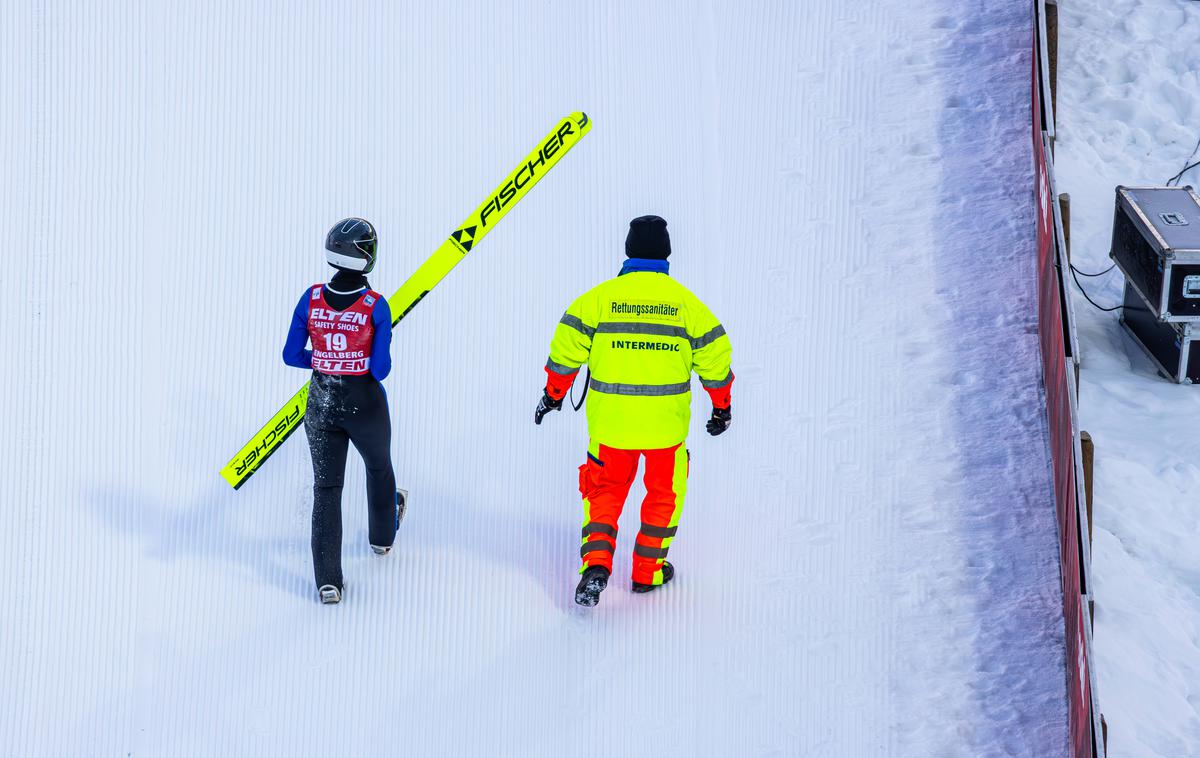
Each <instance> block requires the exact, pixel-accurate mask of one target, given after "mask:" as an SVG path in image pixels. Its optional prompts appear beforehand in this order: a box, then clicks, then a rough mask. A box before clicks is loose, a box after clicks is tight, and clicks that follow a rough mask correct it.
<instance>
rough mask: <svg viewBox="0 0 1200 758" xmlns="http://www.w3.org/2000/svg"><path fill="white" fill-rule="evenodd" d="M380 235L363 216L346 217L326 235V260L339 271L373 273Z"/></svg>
mask: <svg viewBox="0 0 1200 758" xmlns="http://www.w3.org/2000/svg"><path fill="white" fill-rule="evenodd" d="M376 244H378V237H376V236H375V227H373V226H371V222H370V221H367V220H366V219H362V218H344V219H342V220H341V221H339V222H337V223H336V224H334V225H333V228H332V229H330V230H329V234H327V235H326V236H325V260H327V261H329V265H330V266H333V267H334V268H336V269H338V270H339V271H357V272H359V273H362V274H369V273H371V269H373V268H375V246H376Z"/></svg>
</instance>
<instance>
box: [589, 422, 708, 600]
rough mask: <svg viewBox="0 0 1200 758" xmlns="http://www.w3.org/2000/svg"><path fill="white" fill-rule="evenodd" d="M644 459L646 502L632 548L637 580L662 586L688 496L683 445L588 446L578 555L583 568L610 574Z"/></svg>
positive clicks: (641, 582)
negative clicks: (622, 519) (619, 523)
mask: <svg viewBox="0 0 1200 758" xmlns="http://www.w3.org/2000/svg"><path fill="white" fill-rule="evenodd" d="M642 456H645V458H646V472H645V475H644V477H643V482H644V483H645V485H646V499H645V500H643V501H642V525H641V528H640V529H639V530H638V535H637V541H636V544H635V545H634V548H633V581H635V582H638V583H639V584H662V581H663V576H662V564H663V559H665V558H666V557H667V549H668V548H669V547H670V546H671V541H672V540H673V539H675V532H676V531H677V530H678V528H679V515H680V514H681V513H682V512H683V499H684V496H685V495H686V494H687V478H688V460H689V455H688V451H687V448H686V447H684V444H683V443H682V442H681V443H679V444H678V445H676V446H674V447H668V448H663V449H661V450H619V449H617V448H614V447H608V446H607V445H601V444H598V443H597V442H595V441H592V442H591V443H590V444H589V445H588V457H587V463H585V464H584V465H582V466H580V467H579V493H580V494H581V495H583V539H582V545H581V547H580V548H579V555H580V556H581V557H582V558H583V569H586V568H587V567H588V566H603V567H605V568H606V569H608V570H609V571H612V564H613V554H614V553H615V552H616V547H617V520H618V519H620V517H621V511H622V509H624V507H625V498H626V497H628V496H629V488H630V486H631V485H632V484H633V478H634V476H636V475H637V468H638V458H640V457H642ZM583 569H580V571H581V572H582V571H583Z"/></svg>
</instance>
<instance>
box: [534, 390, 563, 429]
mask: <svg viewBox="0 0 1200 758" xmlns="http://www.w3.org/2000/svg"><path fill="white" fill-rule="evenodd" d="M562 403H563V401H562V399H561V398H559V399H558V400H555V399H554V398H552V397H550V395H548V394H547V393H545V392H543V393H542V399H541V400H539V401H538V406H537V410H536V411H534V412H533V423H535V424H538V425H539V426H540V425H541V423H542V419H543V418H544V417H545V416H546V414H547V413H549V412H550V411H561V410H562Z"/></svg>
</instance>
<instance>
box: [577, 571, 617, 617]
mask: <svg viewBox="0 0 1200 758" xmlns="http://www.w3.org/2000/svg"><path fill="white" fill-rule="evenodd" d="M610 573H611V572H610V571H609V570H608V569H606V568H604V567H603V566H588V567H587V568H586V569H584V571H583V576H582V577H581V578H580V579H579V586H577V587H576V588H575V602H576V603H579V604H580V605H583V606H587V607H588V608H594V607H595V606H596V603H599V602H600V593H601V592H604V588H605V587H607V586H608V576H609V574H610Z"/></svg>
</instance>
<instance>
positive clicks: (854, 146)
mask: <svg viewBox="0 0 1200 758" xmlns="http://www.w3.org/2000/svg"><path fill="white" fill-rule="evenodd" d="M342 5H343V4H338V3H306V4H303V5H302V6H299V5H297V4H295V3H290V2H263V3H257V4H254V5H253V6H252V7H249V8H247V7H245V6H244V5H243V4H240V3H232V2H225V3H220V4H210V3H206V4H200V3H192V4H174V5H172V7H171V8H170V9H169V10H168V9H167V8H166V6H153V5H151V6H147V5H146V4H140V3H136V4H135V3H128V4H118V3H106V4H77V3H65V2H64V3H54V2H46V3H19V4H11V3H10V4H5V6H4V10H3V11H0V14H2V18H0V21H2V23H0V42H2V44H0V50H2V51H3V53H0V55H2V56H3V65H2V66H0V77H3V86H4V89H5V91H6V92H8V93H11V96H6V97H5V98H3V100H2V101H0V108H3V110H2V111H0V118H2V121H0V124H2V131H0V135H2V136H3V142H2V144H3V150H4V165H5V166H6V168H7V170H8V174H9V176H8V177H7V181H5V182H4V183H2V184H0V201H2V202H0V208H2V209H3V210H2V211H0V213H3V214H4V221H5V223H4V228H5V229H7V230H8V231H9V234H10V237H9V242H8V244H7V245H6V248H7V250H8V252H7V253H6V254H5V256H6V257H5V261H6V263H7V264H8V265H6V266H5V269H6V270H7V272H8V273H7V274H5V279H4V283H5V285H6V286H5V291H6V292H7V293H8V296H7V297H6V298H4V300H3V301H2V302H3V305H0V308H3V314H4V316H5V323H7V324H10V325H12V326H13V328H12V329H11V331H10V332H9V342H8V348H7V349H8V350H9V351H11V352H9V353H8V357H7V358H6V359H5V364H6V366H7V367H8V370H7V371H5V372H4V375H5V379H4V382H5V388H6V392H5V396H6V397H7V398H8V399H9V403H10V407H9V411H8V413H7V414H6V417H5V418H6V421H5V427H6V434H5V435H4V436H3V442H0V445H2V446H3V447H2V448H0V453H2V456H0V460H2V461H3V462H2V463H0V466H2V467H3V468H2V472H0V473H2V474H3V481H4V483H5V484H4V486H5V496H4V504H5V507H4V520H3V522H2V526H0V555H2V556H3V561H4V566H5V567H6V570H5V577H6V587H5V601H4V603H3V606H2V608H3V610H2V611H0V615H2V616H3V622H2V623H0V628H3V629H4V645H3V647H2V648H0V649H2V652H0V667H2V668H0V677H2V678H3V681H4V682H5V686H4V687H2V688H0V735H3V738H2V741H0V752H3V753H6V754H11V755H20V756H30V755H67V754H96V755H126V754H132V755H135V756H136V755H154V756H161V755H205V754H207V755H217V754H223V755H265V754H277V755H282V754H307V755H338V754H341V755H361V754H365V753H367V752H369V751H373V752H378V751H380V750H382V751H383V752H404V753H406V754H412V755H513V756H539V755H544V756H562V755H573V754H576V753H577V752H579V750H581V749H590V748H592V747H593V746H594V745H602V746H603V751H604V752H605V753H606V754H609V755H634V754H651V755H656V756H663V757H666V756H731V755H771V756H795V755H804V756H831V757H834V756H835V757H837V758H844V757H846V756H879V755H905V756H929V755H993V754H1001V753H1003V754H1010V755H1033V756H1039V757H1041V756H1053V755H1060V754H1062V753H1063V752H1064V751H1065V740H1066V728H1065V722H1066V710H1065V703H1064V689H1065V687H1064V679H1065V676H1064V669H1063V654H1062V649H1063V642H1062V631H1061V597H1060V590H1059V577H1058V569H1057V548H1056V536H1055V526H1054V511H1053V503H1052V499H1051V488H1050V479H1049V468H1048V461H1047V450H1046V429H1045V421H1044V411H1043V410H1042V399H1041V394H1040V370H1039V368H1038V365H1039V364H1038V361H1037V338H1036V316H1035V312H1034V307H1035V306H1034V304H1035V297H1034V271H1033V269H1034V255H1033V252H1032V250H1033V235H1034V222H1033V212H1032V207H1031V206H1032V199H1033V198H1032V192H1031V191H1030V190H1028V189H1027V188H1030V187H1032V164H1031V157H1030V137H1029V122H1030V117H1029V81H1028V80H1029V72H1030V68H1031V63H1030V51H1029V43H1030V39H1031V29H1030V23H1031V20H1030V16H1031V14H1030V12H1029V9H1028V7H1027V4H1026V3H1008V4H1004V5H1007V6H1010V7H1006V8H993V9H991V10H987V11H984V10H976V9H968V8H964V7H963V4H961V3H951V2H944V3H943V2H938V1H936V0H927V1H925V2H909V3H903V4H849V3H844V2H840V1H835V0H812V1H811V2H806V3H803V4H801V3H789V2H778V3H769V4H768V3H762V4H753V7H744V6H742V5H741V4H734V5H730V4H720V3H710V2H698V3H656V4H654V5H653V7H648V5H647V4H643V3H636V2H620V3H605V4H591V5H588V6H580V5H578V4H568V3H558V2H555V3H544V2H540V3H534V2H505V3H488V4H477V3H454V2H451V3H439V4H437V5H436V10H435V9H434V5H432V4H430V5H429V6H428V7H425V8H411V7H408V4H391V3H376V4H366V3H362V4H356V5H354V6H351V7H346V8H343V7H342ZM994 5H998V4H994ZM576 109H583V110H586V111H587V112H588V113H589V114H590V115H591V116H592V117H593V119H594V121H595V127H594V129H593V131H592V133H591V134H590V135H589V136H588V137H587V138H586V139H585V140H584V141H583V142H582V143H581V144H580V145H579V146H578V147H577V148H576V149H575V151H573V152H572V153H571V154H570V155H568V156H567V157H566V158H565V159H564V160H563V162H562V163H561V164H560V165H559V166H558V167H557V168H556V169H555V170H554V172H553V173H552V174H551V175H550V176H549V177H548V178H547V179H546V181H545V182H544V183H542V184H541V185H539V186H538V187H537V188H536V189H535V190H534V192H533V193H532V194H531V195H530V196H529V197H528V198H527V199H526V200H524V201H523V202H522V203H521V204H520V205H519V206H518V207H517V208H516V209H515V210H514V211H513V212H512V214H511V215H510V216H509V217H508V218H506V219H505V220H504V222H503V223H502V225H501V226H499V227H498V228H497V229H496V231H494V232H493V233H492V234H491V235H490V236H489V237H488V239H487V240H486V241H485V242H484V243H483V244H481V245H480V246H479V247H478V248H476V250H475V251H473V252H472V253H471V256H470V257H469V259H468V260H466V261H465V262H464V263H463V264H462V265H461V266H460V267H459V268H458V269H457V270H455V271H454V272H453V273H452V274H451V276H450V277H449V278H448V279H447V280H446V281H445V282H444V283H443V284H442V286H441V287H439V288H438V290H437V291H436V292H435V293H433V294H432V295H430V296H429V297H428V298H427V299H426V300H425V301H424V302H423V303H422V304H421V306H420V307H419V308H418V309H417V310H416V311H415V312H414V313H413V314H412V316H410V318H409V319H407V320H406V321H405V322H404V324H403V326H402V327H401V328H400V329H399V330H398V332H397V335H396V338H395V344H394V356H395V360H396V370H395V371H394V373H393V375H392V377H390V378H389V379H388V381H387V382H386V387H387V389H388V391H389V394H390V398H391V402H392V406H393V409H392V413H393V423H394V429H395V432H394V442H393V445H394V457H395V460H396V462H397V471H398V476H399V478H400V480H401V482H402V483H404V484H405V485H407V486H408V487H409V488H410V489H411V490H412V493H413V502H412V506H411V509H410V513H409V516H408V519H407V521H406V522H405V524H404V525H403V528H402V532H401V535H400V537H399V548H398V551H397V552H396V554H394V555H392V556H390V557H388V558H386V559H378V558H376V557H374V556H372V555H370V553H369V550H368V548H367V544H366V537H365V525H366V514H365V508H364V504H363V498H362V495H361V494H360V493H361V488H362V475H361V472H360V471H358V470H357V467H356V466H353V465H352V467H351V469H352V470H351V475H350V477H349V480H348V483H347V484H348V486H347V497H346V503H345V523H346V535H347V544H346V547H345V565H346V574H347V585H348V586H347V597H346V600H345V602H344V603H343V604H342V605H341V606H338V607H335V608H325V607H321V606H319V605H317V604H316V602H315V599H314V593H313V588H312V586H311V573H310V572H311V567H310V558H309V554H308V510H309V506H310V492H309V487H310V484H311V473H310V469H309V460H308V453H307V450H306V445H305V443H304V440H303V438H302V437H297V438H295V439H293V440H290V441H289V442H288V443H287V445H286V446H285V449H284V450H282V451H281V452H280V453H279V454H277V456H276V457H275V458H273V459H272V460H271V461H270V462H269V463H268V464H267V466H266V467H265V469H264V470H263V471H262V472H261V473H259V474H258V475H257V476H256V477H255V478H254V479H252V480H251V481H250V483H249V484H248V485H247V486H246V487H245V488H243V490H242V491H240V492H236V493H235V492H233V491H231V490H230V489H229V488H228V487H227V486H226V485H225V484H224V483H223V482H222V481H221V480H220V479H219V478H218V476H217V474H216V471H217V469H218V468H219V466H220V465H221V464H222V463H224V461H225V460H226V459H227V457H228V456H229V455H230V454H231V453H232V452H233V451H234V450H235V449H236V448H237V447H238V445H239V444H240V443H241V442H242V441H243V440H244V439H245V437H246V436H247V435H249V434H250V433H251V432H252V431H253V430H254V429H255V428H256V427H257V426H258V424H260V423H261V422H262V421H263V420H264V419H265V418H266V416H267V415H268V414H269V413H270V412H271V411H273V410H274V409H275V408H276V407H278V404H279V403H280V402H281V401H282V400H284V399H285V398H286V397H287V396H288V395H289V394H290V393H291V392H292V391H293V390H294V389H295V388H296V387H297V386H298V385H299V384H300V383H301V382H302V381H303V379H304V377H303V375H302V373H301V372H297V371H295V370H292V369H288V368H285V367H284V366H283V365H282V364H281V363H280V361H279V351H280V347H281V345H282V340H283V335H284V330H285V328H286V324H287V320H288V316H289V313H290V311H291V308H292V307H293V305H294V303H295V299H296V297H297V296H298V294H299V293H300V291H301V290H302V288H303V287H305V286H306V285H308V284H310V283H311V282H314V281H317V280H319V279H321V278H322V277H324V276H326V274H327V269H326V267H325V265H324V264H323V262H322V253H321V240H322V236H323V234H324V232H325V230H326V229H327V227H328V226H329V224H330V223H332V221H333V220H335V219H337V218H340V217H342V216H346V215H351V214H360V215H363V216H366V217H367V218H370V219H371V220H372V221H374V222H375V223H376V225H377V226H378V228H379V229H380V231H381V239H382V254H381V255H382V257H381V262H380V264H379V266H378V269H377V271H376V273H375V275H374V276H373V277H372V281H373V283H374V285H375V286H376V288H377V289H380V290H383V291H385V292H391V291H392V290H394V289H395V288H396V287H397V286H398V285H399V284H400V282H401V281H403V279H404V277H405V276H406V275H407V274H408V273H409V272H410V271H411V270H412V269H413V268H414V267H415V266H416V265H418V264H419V262H420V261H421V260H422V259H423V258H424V257H425V256H426V255H427V254H428V253H429V252H430V251H431V250H432V249H433V248H434V247H435V246H436V245H437V244H438V243H439V242H440V241H441V240H442V239H443V238H444V237H445V236H446V234H447V233H448V232H450V231H451V230H453V229H454V228H455V224H456V223H457V222H458V221H460V220H461V218H462V217H463V216H465V215H466V213H468V212H469V210H470V209H471V208H473V207H474V205H475V204H476V203H477V202H478V201H479V200H480V199H481V198H482V196H483V193H485V192H486V191H487V190H488V189H489V188H490V187H492V186H493V185H494V184H495V183H496V181H498V180H499V179H500V178H501V177H502V176H503V175H504V173H505V172H506V171H508V170H509V168H510V167H511V166H512V165H513V164H514V162H515V161H516V160H517V159H519V157H520V156H522V155H524V154H525V152H526V151H527V150H528V149H529V148H530V147H531V146H532V145H533V143H534V142H535V141H536V140H537V138H538V137H539V136H540V135H541V134H543V132H544V131H545V130H546V129H548V128H549V127H550V126H551V125H552V124H553V123H554V122H555V120H556V119H558V118H559V117H561V116H563V115H565V114H566V113H568V112H570V111H572V110H576ZM647 212H656V213H659V214H661V215H663V216H665V217H666V218H667V219H668V220H669V221H670V223H671V231H672V237H673V239H672V242H673V246H674V249H675V255H674V256H673V260H672V274H673V275H674V276H677V277H678V278H679V279H681V280H682V281H684V282H685V283H686V284H688V285H689V286H690V287H691V288H693V289H694V290H695V291H696V292H697V293H698V294H700V296H701V297H702V298H704V299H705V300H706V301H707V302H708V303H709V304H710V305H711V306H712V308H713V309H714V310H715V311H716V313H717V314H718V315H719V316H720V317H721V318H722V320H723V322H724V324H725V326H726V327H727V329H728V331H729V333H730V334H731V335H732V339H733V344H734V350H735V371H736V372H737V374H738V381H737V383H736V385H735V387H734V397H735V402H734V411H735V425H734V427H733V429H732V431H731V432H730V433H729V434H727V435H725V436H723V437H721V438H719V439H711V438H709V437H707V436H706V435H703V434H702V433H701V428H700V422H699V419H698V420H697V421H696V422H694V428H695V433H694V435H693V437H692V438H691V441H690V447H691V450H692V453H693V466H692V477H691V483H690V491H689V501H688V506H687V509H686V512H685V514H684V518H683V522H682V528H681V531H680V536H679V538H678V540H677V541H676V543H675V546H674V547H673V548H672V551H671V557H672V560H673V561H674V562H675V563H676V565H677V566H678V567H679V576H678V579H677V582H676V583H675V584H674V585H672V586H671V587H669V588H667V589H665V590H664V591H662V592H659V593H656V594H654V595H650V596H646V597H641V596H634V595H632V594H630V593H629V591H628V589H627V582H628V570H629V569H628V555H629V551H630V548H631V535H632V531H633V528H632V525H633V524H635V523H636V507H631V509H630V510H632V511H633V514H632V515H631V514H630V513H627V514H626V518H625V520H624V527H625V528H624V530H623V532H622V539H621V541H620V551H619V556H620V557H619V561H618V569H617V572H616V575H615V581H614V583H613V584H612V586H611V588H610V589H609V590H608V591H607V592H606V593H605V595H604V597H603V600H602V602H601V605H600V606H599V607H598V608H597V609H595V610H593V611H590V612H587V611H583V610H581V609H579V608H577V607H576V606H575V605H574V604H573V603H572V600H571V590H572V588H573V585H574V581H575V573H574V572H575V569H576V564H577V560H578V558H577V549H578V534H579V531H578V530H579V524H580V520H581V509H580V506H579V503H578V494H577V492H576V486H575V485H576V471H575V469H576V466H577V465H578V464H579V463H580V462H581V461H582V459H583V455H584V446H585V439H586V431H585V428H584V422H583V417H582V415H574V414H569V413H563V414H559V415H555V416H554V417H552V418H551V419H549V421H548V422H547V424H546V425H545V426H543V427H541V428H535V427H534V426H533V424H532V420H531V415H532V410H533V405H534V403H535V402H536V400H537V398H538V394H539V391H540V387H541V382H542V380H543V375H542V373H541V366H542V364H543V363H544V361H545V356H546V348H547V344H548V340H549V336H550V333H551V330H552V328H553V326H554V324H555V322H556V320H557V319H558V317H559V316H560V315H561V313H562V310H563V308H564V307H565V306H566V305H567V303H568V302H569V301H570V300H571V298H572V297H573V296H574V295H575V294H577V293H578V292H579V291H582V290H583V289H585V288H587V287H589V286H591V285H592V284H594V283H595V282H597V281H599V280H600V279H602V278H604V277H608V276H612V275H614V274H615V272H616V269H617V267H618V265H619V263H620V260H621V257H622V256H621V250H622V240H623V236H624V231H625V224H626V222H627V221H628V219H629V218H630V217H632V216H635V215H639V214H642V213H647ZM695 403H696V407H695V411H696V415H697V416H698V417H700V418H703V416H704V415H706V413H707V411H706V408H705V405H706V399H705V398H704V396H703V393H697V397H696V398H695ZM355 460H356V459H354V458H353V457H352V462H353V461H355ZM639 494H640V493H638V492H636V491H635V493H634V495H633V497H632V498H631V502H636V499H637V497H638V496H639Z"/></svg>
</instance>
